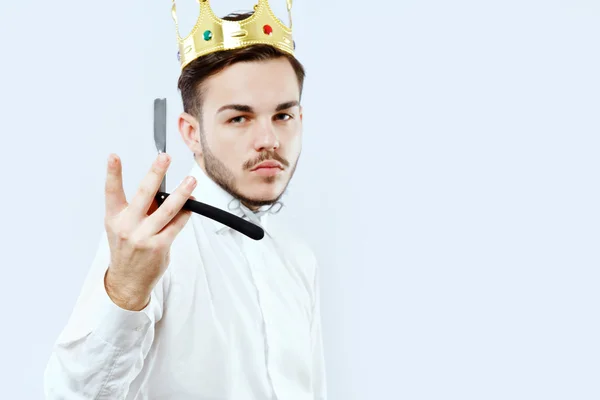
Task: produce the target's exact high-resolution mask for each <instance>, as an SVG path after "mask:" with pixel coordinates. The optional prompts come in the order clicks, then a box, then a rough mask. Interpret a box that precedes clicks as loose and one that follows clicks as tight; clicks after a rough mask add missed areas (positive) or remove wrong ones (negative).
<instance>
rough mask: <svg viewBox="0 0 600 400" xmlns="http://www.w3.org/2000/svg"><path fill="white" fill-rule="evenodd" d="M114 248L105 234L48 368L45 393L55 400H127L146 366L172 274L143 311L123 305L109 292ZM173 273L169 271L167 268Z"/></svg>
mask: <svg viewBox="0 0 600 400" xmlns="http://www.w3.org/2000/svg"><path fill="white" fill-rule="evenodd" d="M109 262H110V249H109V246H108V241H107V238H106V235H103V237H102V239H101V241H100V244H99V246H98V251H97V253H96V256H95V258H94V260H93V263H92V267H91V268H90V270H89V272H88V275H87V277H86V279H85V282H84V285H83V288H82V290H81V292H80V294H79V298H78V299H77V301H76V303H75V307H74V309H73V311H72V313H71V316H70V317H69V320H68V322H67V324H66V326H65V327H64V329H63V330H62V332H61V333H60V335H59V337H58V339H57V340H56V342H55V344H54V347H53V349H52V353H51V355H50V359H49V361H48V364H47V366H46V369H45V371H44V392H45V396H46V399H47V400H54V399H98V400H100V399H113V400H114V399H124V398H125V397H126V396H127V392H128V390H129V385H130V384H131V382H132V381H133V379H134V378H135V377H136V375H137V374H138V373H139V371H140V370H141V369H142V366H143V364H144V361H145V358H146V356H147V354H148V352H149V350H150V346H151V344H152V342H153V340H154V326H155V323H156V322H158V321H159V320H160V318H161V317H162V310H163V299H164V297H163V294H164V292H165V284H166V282H167V281H168V279H167V273H168V272H166V273H165V275H164V276H163V277H162V278H161V280H160V281H159V283H158V284H157V286H156V287H155V289H154V290H153V292H152V295H151V298H150V302H149V303H148V305H147V306H146V307H145V308H144V309H143V310H141V311H128V310H125V309H122V308H120V307H119V306H117V305H116V304H115V303H114V302H113V301H112V300H111V299H110V297H109V296H108V294H107V293H106V289H105V286H104V275H105V273H106V270H107V268H108V265H109ZM167 271H168V269H167Z"/></svg>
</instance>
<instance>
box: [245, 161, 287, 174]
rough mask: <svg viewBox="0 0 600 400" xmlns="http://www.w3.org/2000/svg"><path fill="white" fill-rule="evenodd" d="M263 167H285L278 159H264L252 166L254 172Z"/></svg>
mask: <svg viewBox="0 0 600 400" xmlns="http://www.w3.org/2000/svg"><path fill="white" fill-rule="evenodd" d="M261 169H283V167H282V166H281V164H280V163H278V162H277V161H263V162H261V163H260V164H258V165H257V166H256V167H254V168H252V171H253V172H254V171H258V170H261Z"/></svg>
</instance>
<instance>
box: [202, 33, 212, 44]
mask: <svg viewBox="0 0 600 400" xmlns="http://www.w3.org/2000/svg"><path fill="white" fill-rule="evenodd" d="M212 36H213V34H212V32H211V31H204V40H206V41H207V42H208V41H209V40H210V39H212Z"/></svg>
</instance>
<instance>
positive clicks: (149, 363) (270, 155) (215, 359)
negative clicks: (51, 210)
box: [45, 0, 326, 400]
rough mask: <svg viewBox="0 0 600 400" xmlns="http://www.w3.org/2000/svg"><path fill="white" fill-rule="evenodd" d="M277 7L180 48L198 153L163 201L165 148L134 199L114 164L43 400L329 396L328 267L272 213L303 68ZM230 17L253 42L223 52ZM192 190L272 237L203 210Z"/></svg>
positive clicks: (295, 127) (294, 137) (289, 170)
mask: <svg viewBox="0 0 600 400" xmlns="http://www.w3.org/2000/svg"><path fill="white" fill-rule="evenodd" d="M200 7H201V12H202V11H206V7H208V1H201V2H200ZM265 7H268V4H266V0H260V1H259V4H258V5H257V7H255V11H254V13H255V15H254V16H253V17H251V18H248V17H250V16H251V15H252V13H248V14H242V15H232V16H229V17H226V18H225V19H224V20H226V21H223V22H222V23H223V24H225V25H227V29H225V28H222V27H220V26H215V24H216V22H214V21H212V22H210V24H211V25H210V26H202V25H199V26H198V30H197V32H198V33H197V34H198V35H201V36H198V37H195V38H194V37H192V38H191V39H190V40H195V41H196V43H195V45H194V46H195V47H194V49H195V50H193V51H191V52H190V51H188V50H186V49H187V48H188V47H187V46H188V44H189V42H186V41H185V40H183V41H181V42H180V43H181V44H180V55H181V63H182V73H181V76H180V80H179V89H180V90H181V93H182V98H183V103H184V113H183V114H182V115H181V116H180V118H179V131H180V133H181V137H182V138H183V140H184V141H185V143H186V144H187V146H188V147H189V149H190V150H191V151H192V152H193V153H194V158H195V161H196V162H195V163H194V166H193V168H192V171H191V174H190V177H188V179H186V180H184V182H182V184H181V185H180V186H179V187H177V189H176V190H174V191H173V192H172V193H171V195H170V196H169V197H168V198H167V199H166V200H165V202H164V203H163V204H162V205H161V206H160V207H159V208H158V209H157V208H156V203H155V201H154V195H155V193H156V192H157V191H158V189H159V186H160V183H161V181H162V179H163V177H164V175H165V173H166V171H167V168H168V166H169V162H170V159H169V157H168V155H166V154H163V155H161V156H160V157H158V159H157V160H156V162H155V163H154V164H153V165H152V168H151V170H150V172H149V173H148V175H147V176H146V177H145V178H144V179H143V181H142V182H141V184H140V186H139V190H138V191H137V192H136V194H135V196H133V198H131V199H130V200H129V201H128V200H127V199H126V198H125V195H124V192H123V187H122V180H121V173H122V171H121V162H120V160H119V159H118V157H116V156H114V155H111V157H110V158H109V162H108V172H107V178H106V217H105V228H106V233H107V234H106V238H105V240H102V242H101V245H100V247H99V250H98V253H97V255H96V257H95V259H94V262H93V264H92V267H91V270H90V272H89V274H88V276H87V278H86V281H85V283H84V286H83V289H82V292H81V295H80V297H79V298H78V300H77V304H76V306H75V309H74V310H73V313H72V315H71V318H70V320H69V322H68V324H67V326H66V327H65V329H64V330H63V332H62V333H61V335H60V337H59V338H58V340H57V343H56V345H55V347H54V351H53V353H52V355H51V358H50V361H49V363H48V366H47V369H46V372H45V392H46V398H48V399H111V400H114V399H174V400H186V399H197V400H201V399H207V400H208V399H211V400H213V399H214V400H216V399H219V400H226V399H232V400H233V399H235V400H243V399H256V400H259V399H260V400H266V399H281V400H305V399H306V400H308V399H311V400H315V399H325V398H326V394H325V393H326V383H325V372H324V361H323V350H322V342H321V323H320V311H319V286H318V272H317V263H316V261H315V258H314V256H313V253H312V252H311V251H310V250H309V249H308V248H307V247H306V245H304V244H302V242H301V241H300V240H298V239H297V238H296V237H294V236H293V235H292V234H291V233H290V232H289V231H287V230H286V229H285V227H283V226H281V225H278V224H277V220H276V215H275V214H276V213H277V211H278V209H279V208H280V207H281V201H280V198H281V195H282V194H283V193H284V192H285V189H286V187H287V185H288V183H289V181H290V179H291V178H292V176H293V174H294V170H295V168H296V164H297V161H298V158H299V156H300V152H301V137H302V109H301V106H300V98H301V92H302V84H303V79H304V69H303V67H302V65H301V64H300V63H299V62H298V61H297V60H296V59H295V58H294V56H293V55H292V53H291V50H293V48H290V49H288V48H286V43H287V44H289V37H288V36H289V33H286V31H285V30H283V25H282V24H281V23H280V22H279V21H272V20H270V18H271V19H272V17H270V16H271V15H272V14H270V13H267V12H265V10H266V8H265ZM235 21H238V22H235ZM265 21H266V22H268V24H267V23H265ZM200 23H201V20H199V24H200ZM235 24H238V25H235ZM244 24H245V25H244ZM257 24H261V25H260V26H258V27H257ZM266 25H269V27H271V28H270V29H269V28H267V27H266ZM232 27H233V28H236V27H237V29H243V30H245V31H246V32H249V33H248V37H247V39H248V40H247V41H244V40H239V41H238V42H236V43H237V44H236V45H234V46H231V42H230V46H229V47H230V48H229V49H227V50H223V48H222V46H221V47H219V46H220V45H222V39H220V37H223V35H227V32H232V31H231V28H232ZM258 28H260V29H258ZM277 30H280V31H282V32H283V33H281V32H280V33H278V32H276V31H277ZM209 31H210V34H209V33H207V32H209ZM253 32H254V33H253ZM262 33H264V35H265V37H264V38H262V37H261V38H259V39H260V40H261V41H259V40H257V38H256V36H257V35H259V34H262ZM235 35H238V36H239V34H238V33H235V31H234V34H233V35H232V37H233V36H235ZM253 35H254V37H253ZM277 35H279V36H277ZM286 35H288V36H286ZM211 40H212V41H213V42H212V43H211ZM203 41H204V42H203ZM250 42H252V43H250ZM257 42H259V44H255V43H257ZM202 46H204V47H202ZM292 46H293V45H292ZM189 198H195V199H196V200H198V201H201V202H204V203H208V204H210V205H213V206H215V207H219V208H221V209H223V210H226V211H228V212H231V213H233V214H236V215H238V216H240V217H243V218H246V219H249V220H250V221H252V222H254V223H255V224H257V225H260V226H261V227H262V228H264V230H265V237H264V238H263V239H262V240H258V241H256V240H252V239H250V238H248V237H245V236H243V235H242V234H240V233H239V232H237V231H235V230H232V229H230V228H228V227H226V226H224V225H221V224H220V223H218V222H216V221H213V220H211V219H208V218H206V217H203V216H200V215H198V214H193V215H192V214H190V212H188V211H186V210H183V209H182V206H183V204H184V202H185V201H186V200H187V199H189Z"/></svg>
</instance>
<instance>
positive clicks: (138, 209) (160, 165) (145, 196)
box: [129, 153, 171, 217]
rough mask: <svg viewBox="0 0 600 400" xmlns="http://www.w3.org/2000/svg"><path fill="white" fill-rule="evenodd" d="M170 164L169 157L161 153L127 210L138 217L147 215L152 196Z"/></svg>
mask: <svg viewBox="0 0 600 400" xmlns="http://www.w3.org/2000/svg"><path fill="white" fill-rule="evenodd" d="M170 162H171V157H169V155H168V154H166V153H161V154H160V155H159V156H158V157H157V158H156V160H154V162H153V163H152V167H151V168H150V171H149V172H148V173H147V174H146V176H145V177H144V179H143V180H142V183H141V184H140V186H139V187H138V190H137V192H136V194H135V196H134V197H133V199H131V204H130V205H129V208H130V209H131V210H132V211H133V212H134V213H136V214H137V215H138V216H140V217H143V216H145V215H146V214H147V212H148V209H149V208H150V205H151V204H152V201H153V200H154V196H155V195H156V192H158V189H159V187H160V183H161V181H162V180H163V178H164V176H165V174H166V173H167V169H168V168H169V164H170Z"/></svg>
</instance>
